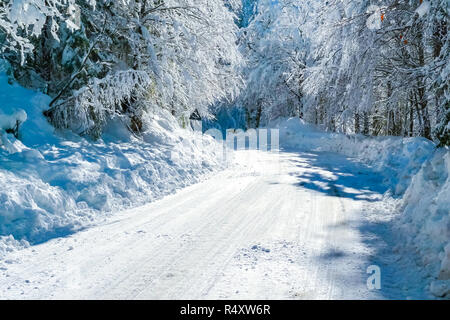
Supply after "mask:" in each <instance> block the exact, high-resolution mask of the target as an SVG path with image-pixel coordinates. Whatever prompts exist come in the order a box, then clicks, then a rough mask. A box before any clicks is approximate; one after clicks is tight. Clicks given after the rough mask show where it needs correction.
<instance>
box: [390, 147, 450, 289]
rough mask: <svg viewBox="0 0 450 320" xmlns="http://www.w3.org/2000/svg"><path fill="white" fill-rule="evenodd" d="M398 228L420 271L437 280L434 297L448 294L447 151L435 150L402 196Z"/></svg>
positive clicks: (449, 202)
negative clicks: (414, 254)
mask: <svg viewBox="0 0 450 320" xmlns="http://www.w3.org/2000/svg"><path fill="white" fill-rule="evenodd" d="M399 209H400V212H402V214H401V215H400V219H399V221H398V229H400V230H401V231H402V233H403V234H406V235H408V236H407V237H405V239H406V244H405V246H406V247H407V249H409V250H412V251H415V252H418V253H419V255H420V257H421V261H420V263H421V264H422V266H423V268H425V269H426V271H427V272H428V274H429V275H430V276H431V277H437V280H436V281H433V282H432V283H431V286H430V290H431V292H432V293H433V294H434V295H436V296H439V297H441V296H445V295H446V294H450V152H449V151H448V150H446V149H439V150H437V151H436V152H435V153H434V155H433V157H432V158H431V159H429V160H427V161H426V162H425V163H424V164H423V166H422V168H421V169H420V171H419V172H418V173H417V174H416V175H415V176H414V177H413V179H412V182H411V184H410V186H409V188H408V189H407V191H406V193H405V196H404V197H403V200H402V203H401V206H400V208H399Z"/></svg>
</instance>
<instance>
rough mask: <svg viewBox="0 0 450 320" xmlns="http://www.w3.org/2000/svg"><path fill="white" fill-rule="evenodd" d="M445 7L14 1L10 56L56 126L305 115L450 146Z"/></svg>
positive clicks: (329, 124)
mask: <svg viewBox="0 0 450 320" xmlns="http://www.w3.org/2000/svg"><path fill="white" fill-rule="evenodd" d="M448 21H449V5H448V1H446V0H433V1H423V0H392V1H384V0H383V1H373V2H372V1H363V0H344V1H341V0H339V1H337V0H330V1H314V0H302V1H294V0H283V1H276V0H259V1H257V0H245V1H243V2H240V1H237V0H230V1H226V0H208V1H206V0H205V1H204V0H195V1H194V0H116V1H115V0H98V1H96V0H86V1H84V0H2V1H1V4H0V22H1V24H0V40H1V47H0V58H2V59H4V60H5V61H7V62H8V63H9V64H10V66H11V68H10V69H9V72H10V77H11V78H12V79H15V80H17V81H18V82H19V83H20V84H22V85H23V86H25V87H27V88H32V89H35V90H39V91H41V92H43V93H45V94H48V95H49V96H50V97H51V98H52V101H51V102H50V108H49V109H48V110H46V111H45V115H46V117H47V118H48V120H49V121H50V122H51V123H52V124H53V125H54V126H55V127H56V128H65V129H70V130H72V131H74V132H76V133H77V134H80V135H89V136H92V137H94V138H97V137H100V136H101V133H102V130H103V128H104V126H105V124H106V123H107V122H108V121H109V120H110V119H112V118H118V119H121V121H123V123H125V124H126V125H127V127H128V128H129V130H130V131H131V132H133V133H134V134H136V135H139V133H140V132H141V131H142V130H145V128H144V127H145V126H146V123H145V121H144V118H145V116H144V114H148V113H152V110H154V109H155V108H162V109H166V110H169V111H170V112H171V113H172V114H173V115H174V116H175V117H176V119H178V121H179V122H180V123H181V124H184V125H186V123H187V122H188V121H189V118H190V117H191V116H192V114H194V113H195V114H197V115H199V116H201V117H203V118H206V119H209V118H214V110H216V109H217V107H218V105H220V106H226V107H230V108H232V107H236V106H239V107H241V108H244V110H245V117H246V126H247V128H255V127H260V126H261V125H264V124H266V123H268V122H269V121H270V120H273V119H277V118H279V117H290V116H296V117H300V118H303V119H304V120H305V121H307V122H310V123H314V124H316V125H319V126H321V127H323V128H324V129H326V130H329V131H333V132H342V133H362V134H364V135H374V136H378V135H394V136H404V137H412V136H421V137H425V138H427V139H430V140H434V141H437V142H438V143H439V144H440V145H442V146H443V145H448V144H449V143H450V136H449V121H450V105H449V103H450V102H449V101H450V98H449V97H450V93H449V88H448V84H449V79H450V76H449V72H450V71H449V70H450V66H449V52H450V49H449V33H448V28H449V25H448Z"/></svg>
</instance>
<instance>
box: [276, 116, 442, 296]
mask: <svg viewBox="0 0 450 320" xmlns="http://www.w3.org/2000/svg"><path fill="white" fill-rule="evenodd" d="M271 126H272V127H277V128H279V129H280V144H281V147H284V148H288V149H289V148H295V149H307V150H320V151H332V152H338V153H341V154H344V155H346V156H349V157H352V158H355V159H358V160H360V161H362V162H364V163H365V164H367V165H369V166H371V167H372V168H374V169H375V171H377V172H379V173H380V175H381V176H382V177H383V179H384V183H385V185H386V186H388V187H389V188H390V190H389V191H388V192H389V193H390V194H392V195H393V196H394V197H395V198H396V200H393V201H394V202H395V203H396V211H397V212H398V215H397V218H396V219H395V225H394V226H393V228H394V229H395V230H398V231H400V232H399V236H400V238H401V239H402V241H404V243H400V244H399V246H400V247H402V251H403V252H408V251H409V252H416V253H418V255H419V257H420V260H421V261H420V262H419V264H420V265H419V266H420V267H421V268H422V269H423V270H425V273H427V274H428V276H429V279H431V283H430V288H429V290H430V291H431V292H432V293H433V294H434V295H436V296H439V297H441V296H445V295H446V294H447V295H448V294H449V293H450V151H449V150H448V148H440V149H437V148H436V146H435V145H434V144H433V143H432V142H431V141H429V140H427V139H424V138H401V137H364V136H362V135H350V136H349V135H344V134H336V133H325V132H323V131H320V130H318V129H317V128H316V127H314V126H312V125H308V124H305V123H304V122H302V121H301V120H299V119H293V118H291V119H288V120H279V121H277V122H274V123H272V124H271Z"/></svg>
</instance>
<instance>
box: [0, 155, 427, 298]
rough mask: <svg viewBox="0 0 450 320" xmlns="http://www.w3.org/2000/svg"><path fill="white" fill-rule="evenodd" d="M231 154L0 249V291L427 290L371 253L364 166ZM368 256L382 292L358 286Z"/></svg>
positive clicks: (97, 294)
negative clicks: (130, 201) (43, 237)
mask: <svg viewBox="0 0 450 320" xmlns="http://www.w3.org/2000/svg"><path fill="white" fill-rule="evenodd" d="M236 157H237V160H238V162H239V163H240V164H239V165H237V166H235V167H232V168H229V169H227V170H225V171H223V172H221V173H219V174H217V175H215V176H214V177H212V178H211V179H209V180H207V181H204V182H202V183H199V184H195V185H193V186H190V187H187V188H185V189H183V190H181V191H179V192H177V193H176V194H174V195H170V196H167V197H165V198H164V199H162V200H159V201H156V202H154V203H152V204H149V205H145V206H143V207H140V208H138V209H133V210H128V211H124V212H122V213H120V214H118V215H116V216H114V218H113V219H111V220H109V221H108V223H102V224H100V225H98V226H96V227H92V228H89V229H87V230H84V231H81V232H78V233H76V234H73V235H71V236H67V237H63V238H59V239H53V240H51V241H48V242H46V243H43V244H40V245H36V246H32V247H30V248H27V249H25V250H22V251H16V252H13V253H11V254H9V255H8V257H7V260H6V261H3V262H2V264H1V266H0V270H1V271H0V272H1V273H0V275H1V277H0V279H1V280H0V296H1V297H2V298H81V299H85V298H93V299H102V298H113V299H117V298H125V299H146V298H154V299H163V298H171V299H180V298H185V299H202V298H220V299H222V298H236V299H241V298H259V299H261V298H263V299H269V298H270V299H280V298H286V299H320V298H323V299H329V298H356V299H365V298H376V299H378V298H407V297H411V298H423V297H427V295H426V294H425V293H424V292H423V290H421V289H422V288H421V283H418V282H417V281H416V282H414V283H412V284H410V286H409V287H408V289H409V290H405V289H404V288H402V287H399V286H398V285H397V283H400V281H399V279H397V278H396V277H394V276H393V275H394V272H395V271H396V269H395V268H391V267H392V266H391V265H389V263H387V265H384V264H383V263H385V262H386V261H378V260H376V259H375V258H376V257H377V254H378V253H379V252H380V250H381V249H382V248H383V247H384V246H387V245H388V243H386V242H385V241H384V240H383V239H382V238H381V237H380V234H376V233H371V232H367V230H366V228H367V225H368V224H376V223H386V222H389V217H386V216H383V215H374V212H373V210H377V206H378V205H379V204H380V203H381V202H382V201H383V195H382V194H383V192H384V191H385V189H386V188H385V186H384V185H383V183H382V179H381V178H380V176H379V175H378V174H377V173H375V172H374V171H373V170H372V169H371V168H369V167H367V166H365V165H363V164H361V163H359V162H357V161H354V160H352V159H350V158H347V157H345V156H342V155H339V154H336V153H329V152H281V153H279V154H277V153H271V152H264V153H263V152H258V151H239V152H237V155H236ZM374 216H375V217H374ZM391 218H392V217H391ZM383 257H384V258H385V259H388V260H389V259H392V254H391V255H385V256H383ZM388 260H387V261H388ZM374 263H379V267H380V268H381V290H369V289H368V288H367V286H366V281H367V278H368V277H369V274H367V273H366V270H367V268H368V266H370V265H372V264H374Z"/></svg>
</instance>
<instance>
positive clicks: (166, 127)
mask: <svg viewBox="0 0 450 320" xmlns="http://www.w3.org/2000/svg"><path fill="white" fill-rule="evenodd" d="M7 81H8V80H7V76H6V75H5V74H4V73H0V101H1V106H0V108H1V111H0V119H1V121H0V137H1V140H0V186H1V188H0V255H1V254H2V253H4V252H6V251H10V250H12V249H13V248H14V247H21V246H26V245H28V243H39V242H42V241H45V240H47V239H49V238H52V237H55V236H60V235H65V234H68V233H71V232H73V231H75V230H78V229H80V228H83V227H85V226H88V225H90V224H92V223H93V222H98V221H99V220H100V219H104V218H105V217H106V216H108V215H109V214H110V213H112V212H115V211H118V210H121V209H124V208H130V207H135V206H139V205H141V204H144V203H148V202H151V201H153V200H155V199H158V198H161V197H162V196H164V195H167V194H169V193H173V192H174V191H175V190H176V189H179V188H182V187H184V186H186V185H189V184H192V183H194V182H197V181H199V180H200V179H201V177H202V175H204V174H207V173H209V172H212V171H214V170H215V169H218V168H220V166H222V165H223V164H222V162H221V161H220V160H221V159H220V158H219V154H218V152H217V148H214V146H215V145H216V143H215V142H214V140H213V139H212V138H208V137H202V136H200V135H199V134H198V133H194V132H193V131H190V130H185V129H182V128H180V127H179V126H177V125H176V120H175V119H173V118H172V116H171V115H170V114H169V113H165V112H162V111H159V112H158V113H156V112H155V113H153V114H152V115H151V116H149V119H148V123H147V128H148V129H147V130H146V131H145V132H144V133H143V137H142V139H141V138H139V139H138V138H136V137H134V136H132V135H131V134H130V133H129V132H128V131H127V130H126V129H125V127H124V126H123V125H122V124H121V123H120V121H117V122H116V123H111V124H110V127H109V128H106V131H105V134H104V136H103V138H102V139H101V140H99V141H88V140H86V139H84V138H81V137H79V136H75V135H72V134H70V133H68V132H63V133H59V134H55V133H54V129H53V127H52V126H51V125H50V124H48V122H47V120H46V119H45V118H44V116H43V115H42V111H43V110H45V109H46V108H47V107H48V103H49V100H50V98H49V97H48V96H46V95H44V94H42V93H37V92H35V91H32V90H27V89H24V88H23V87H21V86H19V85H16V84H13V85H10V84H8V83H7ZM16 121H19V124H20V126H19V128H20V130H19V138H20V139H16V138H15V136H14V132H12V130H11V127H14V126H15V125H16V123H17V122H16ZM6 130H8V131H9V132H10V133H7V132H6Z"/></svg>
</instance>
